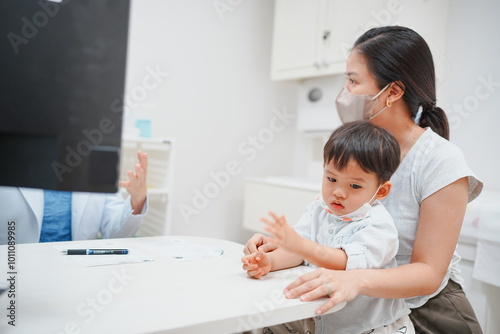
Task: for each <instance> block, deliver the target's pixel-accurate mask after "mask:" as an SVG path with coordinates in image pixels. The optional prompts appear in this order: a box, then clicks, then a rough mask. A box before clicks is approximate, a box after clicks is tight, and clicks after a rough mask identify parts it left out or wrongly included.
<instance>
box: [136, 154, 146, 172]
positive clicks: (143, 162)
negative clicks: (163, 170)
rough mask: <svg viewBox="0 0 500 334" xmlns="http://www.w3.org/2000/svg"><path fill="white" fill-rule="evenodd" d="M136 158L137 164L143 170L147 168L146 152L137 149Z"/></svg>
mask: <svg viewBox="0 0 500 334" xmlns="http://www.w3.org/2000/svg"><path fill="white" fill-rule="evenodd" d="M137 159H139V164H140V165H141V167H142V168H143V169H144V170H147V168H148V154H147V153H142V152H141V151H137Z"/></svg>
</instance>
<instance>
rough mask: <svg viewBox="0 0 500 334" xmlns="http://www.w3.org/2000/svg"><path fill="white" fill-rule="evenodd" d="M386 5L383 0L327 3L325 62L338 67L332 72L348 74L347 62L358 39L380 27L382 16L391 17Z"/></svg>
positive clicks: (332, 1) (331, 0)
mask: <svg viewBox="0 0 500 334" xmlns="http://www.w3.org/2000/svg"><path fill="white" fill-rule="evenodd" d="M384 6H386V4H385V1H383V0H357V1H339V0H327V1H326V20H325V21H326V23H325V29H324V30H325V32H324V35H325V36H327V38H325V40H324V42H323V49H322V50H323V53H322V55H321V58H322V60H321V62H322V63H323V64H324V65H325V66H328V67H335V70H332V69H329V71H330V72H337V73H344V72H345V62H346V60H347V56H348V55H349V52H350V50H351V48H352V46H353V44H354V42H355V41H356V39H357V38H358V37H359V36H361V34H362V33H364V32H365V31H366V30H368V29H370V28H373V27H375V26H380V24H379V22H378V20H377V18H378V17H379V16H380V15H384V17H385V16H387V15H385V14H384V13H385V12H386V11H387V10H386V9H385V8H384ZM387 12H388V11H387ZM380 13H382V14H380ZM384 20H385V19H384ZM386 23H387V24H389V23H391V22H390V21H389V20H388V21H387V22H386ZM337 69H338V70H337Z"/></svg>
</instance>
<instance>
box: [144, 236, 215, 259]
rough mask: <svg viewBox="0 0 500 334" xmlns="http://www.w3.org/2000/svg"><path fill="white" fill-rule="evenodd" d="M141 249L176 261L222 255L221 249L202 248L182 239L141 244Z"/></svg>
mask: <svg viewBox="0 0 500 334" xmlns="http://www.w3.org/2000/svg"><path fill="white" fill-rule="evenodd" d="M141 247H142V248H144V249H147V250H149V251H152V252H155V253H158V254H160V255H162V256H166V257H168V258H171V259H173V260H177V261H184V260H202V259H212V258H218V257H221V256H222V255H224V249H223V248H222V247H208V246H202V245H198V244H195V243H191V242H188V241H185V240H182V239H171V240H165V241H159V242H156V243H147V244H141Z"/></svg>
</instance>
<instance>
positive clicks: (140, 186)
mask: <svg viewBox="0 0 500 334" xmlns="http://www.w3.org/2000/svg"><path fill="white" fill-rule="evenodd" d="M137 157H138V158H139V163H138V164H136V165H135V173H134V172H133V171H131V170H129V171H128V173H127V175H128V178H129V179H128V181H120V182H119V186H120V187H124V188H125V189H126V190H127V192H128V193H129V194H130V204H131V206H132V209H133V210H134V214H139V213H140V212H141V211H142V208H143V206H144V203H145V202H146V196H147V192H148V188H147V174H148V154H147V153H142V152H141V151H138V152H137Z"/></svg>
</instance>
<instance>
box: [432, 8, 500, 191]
mask: <svg viewBox="0 0 500 334" xmlns="http://www.w3.org/2000/svg"><path fill="white" fill-rule="evenodd" d="M498 13H500V3H499V2H498V1H497V0H479V1H474V2H472V1H468V0H454V1H452V3H450V12H449V16H448V43H447V45H446V56H447V58H448V66H447V68H446V71H445V75H444V80H443V87H442V95H441V96H438V104H439V105H441V106H442V107H443V109H444V110H445V111H446V113H447V114H448V117H449V118H450V132H451V141H452V142H454V143H455V144H457V145H458V146H460V148H461V149H462V150H463V152H464V154H465V157H466V159H467V162H468V164H469V167H471V168H472V170H473V171H474V172H475V173H476V175H477V176H478V177H479V178H480V179H482V181H483V182H484V186H485V189H490V190H496V191H500V177H499V176H498V171H499V166H500V154H498V152H499V148H498V145H499V144H500V130H499V125H500V20H499V19H498ZM485 82H486V83H485Z"/></svg>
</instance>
